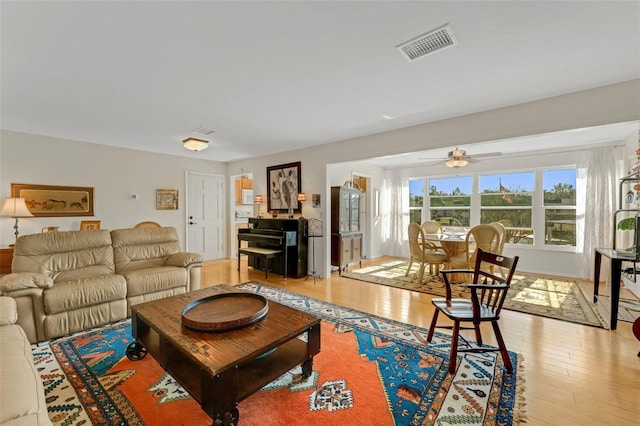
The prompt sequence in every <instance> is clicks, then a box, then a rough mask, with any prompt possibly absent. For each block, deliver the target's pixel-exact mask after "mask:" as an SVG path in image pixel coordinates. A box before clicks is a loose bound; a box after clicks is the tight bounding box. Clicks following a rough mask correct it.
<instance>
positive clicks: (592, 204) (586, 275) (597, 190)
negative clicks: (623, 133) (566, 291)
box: [576, 146, 624, 280]
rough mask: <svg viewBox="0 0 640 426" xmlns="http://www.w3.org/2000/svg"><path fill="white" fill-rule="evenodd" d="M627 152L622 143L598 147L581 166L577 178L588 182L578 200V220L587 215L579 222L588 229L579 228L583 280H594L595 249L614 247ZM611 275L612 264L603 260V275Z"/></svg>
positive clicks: (577, 242)
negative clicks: (624, 154) (620, 189)
mask: <svg viewBox="0 0 640 426" xmlns="http://www.w3.org/2000/svg"><path fill="white" fill-rule="evenodd" d="M623 153H624V149H623V147H621V146H606V147H601V148H594V149H592V150H591V151H590V153H589V159H588V160H587V164H586V165H583V166H580V167H578V171H577V173H578V175H577V179H578V180H579V181H580V180H581V181H583V182H585V183H586V185H584V186H583V187H584V188H585V191H584V192H583V193H580V194H578V199H577V200H576V207H577V209H578V210H577V211H576V214H577V216H578V219H580V217H581V216H583V217H584V221H580V220H578V221H577V223H578V224H582V225H583V226H584V228H582V229H580V227H578V228H577V229H576V231H577V237H578V240H577V241H576V244H577V247H582V256H581V262H580V263H581V268H580V270H581V272H582V273H581V277H580V278H583V279H591V280H592V279H593V262H594V257H595V249H596V248H598V247H611V244H612V243H613V233H614V232H615V229H614V226H613V214H614V212H615V211H616V210H617V209H618V206H617V189H618V185H619V179H620V178H621V177H623V173H622V171H623V165H624V164H623ZM612 164H613V165H615V166H614V167H612V166H611V165H612ZM580 186H582V185H578V187H580ZM582 209H584V210H582ZM580 240H582V244H580ZM607 276H608V267H607V265H605V264H604V263H603V265H602V276H601V277H600V278H601V280H605V279H606V277H607Z"/></svg>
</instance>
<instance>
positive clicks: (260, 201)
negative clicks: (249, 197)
mask: <svg viewBox="0 0 640 426" xmlns="http://www.w3.org/2000/svg"><path fill="white" fill-rule="evenodd" d="M253 201H255V202H256V203H258V204H259V203H262V195H256V197H255V198H254V199H253Z"/></svg>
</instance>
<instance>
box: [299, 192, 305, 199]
mask: <svg viewBox="0 0 640 426" xmlns="http://www.w3.org/2000/svg"><path fill="white" fill-rule="evenodd" d="M298 201H307V194H305V193H304V192H299V193H298Z"/></svg>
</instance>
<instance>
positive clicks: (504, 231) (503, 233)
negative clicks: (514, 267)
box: [489, 222, 507, 254]
mask: <svg viewBox="0 0 640 426" xmlns="http://www.w3.org/2000/svg"><path fill="white" fill-rule="evenodd" d="M489 225H493V226H495V227H496V229H497V230H498V233H499V234H500V241H499V242H498V249H497V250H496V253H498V254H502V251H503V250H504V243H505V242H506V238H507V228H505V227H504V225H503V224H502V223H500V222H491V223H490V224H489Z"/></svg>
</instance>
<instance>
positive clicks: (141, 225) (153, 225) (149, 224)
mask: <svg viewBox="0 0 640 426" xmlns="http://www.w3.org/2000/svg"><path fill="white" fill-rule="evenodd" d="M134 228H160V224H159V223H157V222H152V221H150V220H146V221H144V222H140V223H137V224H136V225H135V226H134Z"/></svg>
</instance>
